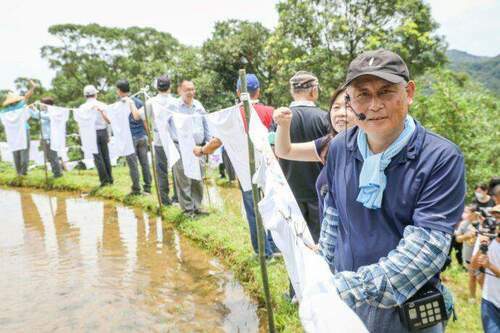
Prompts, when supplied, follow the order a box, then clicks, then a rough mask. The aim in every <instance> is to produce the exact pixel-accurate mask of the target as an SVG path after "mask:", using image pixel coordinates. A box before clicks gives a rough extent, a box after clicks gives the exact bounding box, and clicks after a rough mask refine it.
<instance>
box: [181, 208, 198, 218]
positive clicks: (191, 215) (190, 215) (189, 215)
mask: <svg viewBox="0 0 500 333" xmlns="http://www.w3.org/2000/svg"><path fill="white" fill-rule="evenodd" d="M182 213H183V214H184V215H185V216H186V217H187V218H189V219H194V218H196V213H195V212H193V211H192V210H185V211H183V212H182Z"/></svg>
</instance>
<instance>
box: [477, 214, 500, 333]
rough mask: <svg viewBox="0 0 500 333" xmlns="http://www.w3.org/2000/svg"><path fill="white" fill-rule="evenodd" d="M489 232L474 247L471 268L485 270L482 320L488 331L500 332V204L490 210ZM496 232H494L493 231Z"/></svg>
mask: <svg viewBox="0 0 500 333" xmlns="http://www.w3.org/2000/svg"><path fill="white" fill-rule="evenodd" d="M490 213H491V215H492V217H489V219H490V222H489V223H488V229H490V230H489V231H487V232H481V233H480V235H479V238H478V241H477V242H476V245H475V247H474V252H473V257H472V262H471V268H472V269H475V270H478V271H480V272H484V274H485V278H484V284H483V295H482V299H481V320H482V322H483V329H484V331H485V332H486V333H498V332H500V205H496V206H495V207H493V208H492V209H491V210H490ZM493 232H494V233H493Z"/></svg>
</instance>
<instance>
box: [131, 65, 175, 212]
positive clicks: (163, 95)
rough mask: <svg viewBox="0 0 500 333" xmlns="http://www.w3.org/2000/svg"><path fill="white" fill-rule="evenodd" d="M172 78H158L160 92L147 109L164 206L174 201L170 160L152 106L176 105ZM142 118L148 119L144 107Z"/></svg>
mask: <svg viewBox="0 0 500 333" xmlns="http://www.w3.org/2000/svg"><path fill="white" fill-rule="evenodd" d="M170 83H171V82H170V78H169V77H168V75H162V76H160V77H158V78H157V79H156V89H157V90H158V94H157V95H156V96H155V97H153V98H152V99H150V100H148V101H146V111H147V112H148V118H149V119H150V122H151V124H152V126H153V147H154V150H155V156H156V161H155V168H156V175H157V177H158V187H159V189H160V198H161V202H162V204H163V205H164V206H168V205H170V204H171V203H172V201H171V199H170V198H169V191H170V187H169V183H168V160H167V155H166V154H165V151H164V150H163V146H162V144H161V141H160V136H159V134H158V128H157V127H156V121H155V117H154V113H153V109H152V107H151V104H152V103H158V104H160V105H162V106H167V105H175V104H176V103H177V100H176V99H175V98H174V97H172V95H171V94H170ZM139 112H140V113H141V118H142V119H143V120H145V119H146V117H145V114H144V108H142V109H140V110H139Z"/></svg>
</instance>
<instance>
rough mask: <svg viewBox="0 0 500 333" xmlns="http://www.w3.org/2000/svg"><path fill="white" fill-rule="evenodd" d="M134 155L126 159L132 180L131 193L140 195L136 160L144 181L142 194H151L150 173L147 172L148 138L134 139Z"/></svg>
mask: <svg viewBox="0 0 500 333" xmlns="http://www.w3.org/2000/svg"><path fill="white" fill-rule="evenodd" d="M133 141H134V149H135V153H134V154H131V155H129V156H127V157H126V159H127V164H128V170H129V174H130V178H131V179H132V192H134V193H140V192H141V185H140V177H139V167H138V165H137V160H139V163H140V164H141V171H142V179H143V181H144V192H148V193H151V171H149V160H148V138H147V137H142V138H139V139H134V140H133Z"/></svg>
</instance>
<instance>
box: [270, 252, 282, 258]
mask: <svg viewBox="0 0 500 333" xmlns="http://www.w3.org/2000/svg"><path fill="white" fill-rule="evenodd" d="M272 256H273V257H274V258H283V253H281V252H273V254H272Z"/></svg>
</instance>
